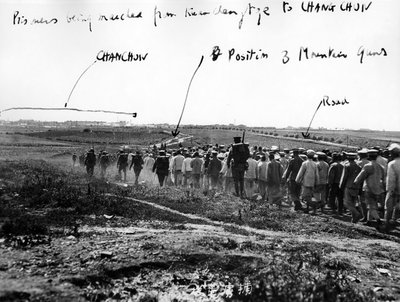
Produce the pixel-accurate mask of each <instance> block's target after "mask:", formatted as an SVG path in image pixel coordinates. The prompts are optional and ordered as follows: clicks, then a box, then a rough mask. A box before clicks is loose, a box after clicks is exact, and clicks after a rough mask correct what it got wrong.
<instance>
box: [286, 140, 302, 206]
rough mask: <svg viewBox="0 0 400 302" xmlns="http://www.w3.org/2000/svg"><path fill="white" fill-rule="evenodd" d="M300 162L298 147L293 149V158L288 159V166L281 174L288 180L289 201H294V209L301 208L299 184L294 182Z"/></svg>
mask: <svg viewBox="0 0 400 302" xmlns="http://www.w3.org/2000/svg"><path fill="white" fill-rule="evenodd" d="M302 164H303V160H302V159H301V158H300V156H299V149H297V148H295V149H293V158H292V159H291V160H290V161H289V164H288V167H287V169H286V171H284V173H283V176H282V179H283V180H284V181H287V182H288V189H289V198H290V202H293V203H294V206H295V207H294V209H295V210H296V211H299V210H301V209H302V206H301V203H300V192H301V184H298V183H297V182H296V177H297V174H298V172H299V170H300V167H301V165H302Z"/></svg>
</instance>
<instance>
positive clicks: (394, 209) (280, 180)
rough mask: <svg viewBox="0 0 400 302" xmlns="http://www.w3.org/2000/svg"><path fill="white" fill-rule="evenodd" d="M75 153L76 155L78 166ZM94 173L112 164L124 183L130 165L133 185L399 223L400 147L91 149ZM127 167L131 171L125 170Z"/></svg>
mask: <svg viewBox="0 0 400 302" xmlns="http://www.w3.org/2000/svg"><path fill="white" fill-rule="evenodd" d="M77 159H78V156H77V155H76V154H74V155H73V164H74V166H75V164H76V162H77ZM79 162H80V164H81V165H82V166H85V167H86V170H87V173H88V175H89V176H90V177H91V176H93V173H94V170H95V166H96V165H97V166H98V167H99V168H100V177H101V178H105V177H106V176H107V169H108V168H109V167H110V166H115V165H116V168H117V171H118V172H117V173H116V177H117V178H118V179H119V180H120V181H125V182H126V181H127V175H129V173H130V172H129V171H130V170H133V174H132V177H133V179H134V181H133V182H134V185H137V184H139V182H141V183H149V184H155V185H158V186H161V187H162V186H176V187H180V188H182V189H186V190H201V191H202V192H203V193H204V194H215V192H217V191H224V192H226V193H230V194H233V195H236V196H238V197H241V198H248V199H251V200H258V201H260V202H264V203H266V204H267V205H269V206H273V205H276V206H278V207H281V206H286V207H293V210H295V211H303V212H305V213H310V214H311V215H315V214H316V213H317V211H318V210H320V211H321V212H323V213H329V214H332V215H339V216H342V215H351V222H352V223H359V222H360V223H364V224H365V225H367V226H374V227H376V228H377V229H379V230H380V231H386V232H387V231H390V230H392V229H393V228H396V227H397V226H398V222H397V219H398V217H399V212H400V211H399V210H400V209H399V208H400V207H399V199H400V198H399V197H400V145H399V144H397V143H392V144H390V145H389V146H388V147H387V148H381V147H379V146H377V147H371V148H364V149H360V150H358V151H352V152H346V151H342V152H331V151H330V150H328V149H324V150H320V151H314V150H311V149H309V150H306V149H304V148H293V149H283V150H281V149H280V148H279V147H278V146H271V147H263V146H249V144H246V143H243V142H241V138H240V137H235V138H234V143H233V144H231V145H229V146H225V145H222V144H215V145H210V144H208V145H205V146H203V147H188V148H183V147H182V146H181V145H180V146H179V147H177V148H176V149H169V148H168V147H167V146H166V145H163V144H161V146H160V147H156V146H153V148H149V149H147V150H137V151H131V150H129V149H127V148H121V149H120V150H119V151H118V152H117V153H113V154H109V153H108V152H107V151H104V150H102V151H100V152H99V153H98V154H97V155H96V154H95V151H94V148H92V149H90V150H89V151H88V152H87V153H86V154H82V155H81V156H79ZM128 172H129V173H128Z"/></svg>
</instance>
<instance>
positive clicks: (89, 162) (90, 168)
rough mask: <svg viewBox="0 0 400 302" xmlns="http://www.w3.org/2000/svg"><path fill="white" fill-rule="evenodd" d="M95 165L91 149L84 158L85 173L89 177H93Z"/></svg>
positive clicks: (94, 157) (94, 156) (94, 155)
mask: <svg viewBox="0 0 400 302" xmlns="http://www.w3.org/2000/svg"><path fill="white" fill-rule="evenodd" d="M95 165H96V154H94V149H93V148H91V149H90V150H89V151H88V152H87V154H86V158H85V166H86V172H87V174H88V175H89V176H93V172H94V166H95Z"/></svg>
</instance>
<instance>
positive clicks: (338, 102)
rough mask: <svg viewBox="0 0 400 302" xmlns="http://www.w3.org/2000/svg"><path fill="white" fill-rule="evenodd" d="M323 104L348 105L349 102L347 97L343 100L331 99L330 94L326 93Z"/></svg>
mask: <svg viewBox="0 0 400 302" xmlns="http://www.w3.org/2000/svg"><path fill="white" fill-rule="evenodd" d="M320 104H322V105H323V106H338V105H346V104H349V102H348V101H347V99H346V98H344V99H343V100H331V99H329V96H327V95H324V97H323V99H322V101H321V103H320Z"/></svg>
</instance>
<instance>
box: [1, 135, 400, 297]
mask: <svg viewBox="0 0 400 302" xmlns="http://www.w3.org/2000/svg"><path fill="white" fill-rule="evenodd" d="M202 131H204V130H196V131H192V132H190V131H189V130H188V129H185V130H184V131H182V132H184V133H185V134H191V135H193V139H192V142H191V143H196V144H203V143H214V142H218V143H225V144H228V143H229V142H230V141H231V139H232V137H233V136H236V135H238V134H241V133H240V131H235V130H219V131H204V132H202ZM41 133H45V132H41ZM42 135H43V136H42ZM52 135H54V133H52ZM74 135H76V136H80V135H81V132H77V133H75V134H74ZM4 136H5V137H6V139H5V140H4V141H0V145H1V151H0V254H1V255H2V257H1V258H0V301H114V300H122V301H129V299H132V300H133V301H390V300H399V299H400V286H399V283H400V282H399V281H400V264H399V262H398V259H399V257H400V252H399V251H400V232H399V230H398V229H396V230H394V231H392V232H391V233H390V234H383V233H380V232H377V231H376V230H375V229H374V228H371V227H366V226H363V225H359V224H357V225H354V224H351V223H350V222H349V221H350V217H349V216H343V217H338V216H332V215H329V214H321V213H318V214H317V215H316V216H311V215H306V214H302V213H298V212H294V211H293V210H291V209H289V208H286V207H283V208H281V209H279V208H278V207H273V206H272V207H271V206H268V205H266V204H264V203H260V202H257V201H253V200H246V199H239V198H236V197H234V196H233V195H231V194H226V193H218V194H216V195H204V194H203V192H200V191H194V192H193V194H188V192H187V191H185V190H180V189H177V188H174V187H166V188H163V189H159V188H157V187H156V186H154V183H155V181H154V180H155V179H154V177H153V176H152V175H145V174H144V175H143V176H142V178H141V179H140V185H138V186H133V185H132V181H133V177H132V172H130V173H129V175H128V184H123V183H119V182H118V181H116V180H115V175H116V169H115V167H114V166H113V167H111V168H110V169H109V173H108V178H107V179H106V180H100V179H98V167H96V171H95V178H94V179H89V178H87V176H86V175H85V171H84V169H83V168H81V167H72V165H71V157H70V155H71V154H72V152H74V151H75V150H81V149H83V148H86V146H87V142H86V143H85V142H84V141H83V142H82V143H81V142H79V143H73V142H68V141H61V140H56V141H55V140H51V139H48V137H47V136H44V134H40V135H36V136H20V135H16V136H15V137H18V139H16V140H14V138H13V137H14V135H11V134H8V135H6V134H4ZM246 137H247V139H246V141H249V142H250V143H251V144H253V143H254V144H257V145H260V144H261V143H260V136H259V134H258V133H247V134H246ZM24 138H26V139H24ZM54 138H56V136H53V139H54ZM208 139H209V140H210V141H207V140H208ZM268 139H272V140H269V141H268ZM274 139H275V138H270V137H267V138H265V145H267V146H268V145H272V144H276V145H279V140H278V141H276V140H274ZM196 140H198V141H196ZM213 140H214V141H213ZM54 142H56V144H53V143H54ZM252 142H253V143H252ZM276 142H278V143H276ZM147 143H148V141H146V144H147ZM185 143H189V140H188V141H186V142H185ZM262 145H264V143H262ZM281 147H284V145H282V143H281ZM287 147H289V146H287ZM310 147H312V145H311V146H310ZM306 148H308V147H306Z"/></svg>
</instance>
